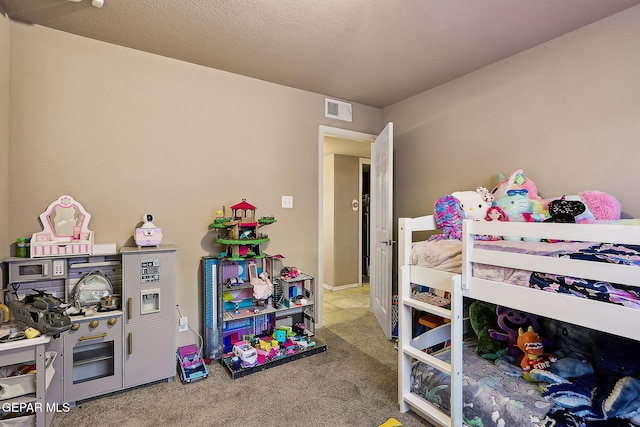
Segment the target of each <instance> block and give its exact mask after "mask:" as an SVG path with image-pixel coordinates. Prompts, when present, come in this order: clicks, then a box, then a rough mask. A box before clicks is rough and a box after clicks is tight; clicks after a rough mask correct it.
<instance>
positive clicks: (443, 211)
mask: <svg viewBox="0 0 640 427" xmlns="http://www.w3.org/2000/svg"><path fill="white" fill-rule="evenodd" d="M433 208H434V211H433V212H434V213H433V216H434V219H435V222H436V225H437V226H438V228H439V229H440V230H441V231H442V233H441V234H434V235H433V236H431V237H429V240H442V239H457V240H462V220H463V219H464V211H463V210H462V207H461V206H460V201H459V200H458V199H456V198H455V197H453V196H452V195H446V196H442V197H440V198H439V199H438V200H436V203H435V204H434V206H433Z"/></svg>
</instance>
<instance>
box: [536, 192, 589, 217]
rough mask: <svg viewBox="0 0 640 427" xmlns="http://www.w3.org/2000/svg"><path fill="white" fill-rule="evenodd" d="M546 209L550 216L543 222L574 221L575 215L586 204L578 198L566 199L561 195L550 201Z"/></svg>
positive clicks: (583, 209) (584, 207)
mask: <svg viewBox="0 0 640 427" xmlns="http://www.w3.org/2000/svg"><path fill="white" fill-rule="evenodd" d="M548 209H549V215H550V217H549V218H547V219H545V220H544V222H560V223H575V222H576V217H577V216H578V215H580V214H581V213H583V212H584V211H585V209H586V206H585V205H584V203H582V202H580V201H578V200H566V198H565V196H562V197H561V198H560V199H558V200H553V201H552V202H550V203H549V208H548Z"/></svg>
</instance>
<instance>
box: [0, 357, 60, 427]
mask: <svg viewBox="0 0 640 427" xmlns="http://www.w3.org/2000/svg"><path fill="white" fill-rule="evenodd" d="M56 356H57V353H56V352H55V351H47V352H46V353H45V366H46V369H45V379H46V386H45V389H46V388H47V387H49V384H50V383H51V379H52V378H53V376H54V374H55V373H56V371H55V369H54V368H53V361H54V359H55V358H56ZM24 365H25V364H24V363H19V364H16V365H10V366H5V367H3V368H2V369H1V371H2V373H3V374H6V373H11V372H13V371H15V370H16V369H18V368H19V367H20V366H24ZM34 372H35V371H34ZM35 392H36V376H35V373H28V374H24V375H16V376H13V377H7V376H5V377H2V378H0V400H5V399H11V398H12V397H16V396H22V395H24V394H31V393H35ZM3 425H4V424H3Z"/></svg>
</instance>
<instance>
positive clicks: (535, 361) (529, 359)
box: [518, 326, 558, 381]
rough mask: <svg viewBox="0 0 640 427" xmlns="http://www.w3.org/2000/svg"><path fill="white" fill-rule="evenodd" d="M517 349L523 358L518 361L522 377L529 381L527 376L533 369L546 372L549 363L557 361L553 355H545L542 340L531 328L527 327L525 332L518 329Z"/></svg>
mask: <svg viewBox="0 0 640 427" xmlns="http://www.w3.org/2000/svg"><path fill="white" fill-rule="evenodd" d="M518 348H519V349H520V350H522V351H523V352H524V357H523V358H522V360H521V361H520V367H521V368H522V371H523V377H524V378H525V379H526V380H529V381H531V377H530V376H529V374H530V372H531V371H532V370H533V369H539V370H543V371H546V370H547V369H549V368H550V367H551V363H553V362H555V361H556V360H558V359H557V358H556V357H555V356H554V355H552V354H549V353H545V352H544V346H543V345H542V339H541V338H540V335H538V334H537V333H536V332H535V331H534V329H533V326H529V328H528V329H527V332H524V331H523V329H522V328H519V329H518Z"/></svg>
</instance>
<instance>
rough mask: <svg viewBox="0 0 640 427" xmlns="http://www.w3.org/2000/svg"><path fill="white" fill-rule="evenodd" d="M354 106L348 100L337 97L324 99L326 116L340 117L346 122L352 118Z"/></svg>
mask: <svg viewBox="0 0 640 427" xmlns="http://www.w3.org/2000/svg"><path fill="white" fill-rule="evenodd" d="M352 115H353V112H352V108H351V104H349V103H348V102H343V101H337V100H335V99H329V98H325V99H324V116H325V117H328V118H330V119H338V120H342V121H345V122H350V121H351V120H352Z"/></svg>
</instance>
